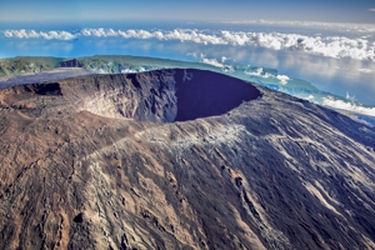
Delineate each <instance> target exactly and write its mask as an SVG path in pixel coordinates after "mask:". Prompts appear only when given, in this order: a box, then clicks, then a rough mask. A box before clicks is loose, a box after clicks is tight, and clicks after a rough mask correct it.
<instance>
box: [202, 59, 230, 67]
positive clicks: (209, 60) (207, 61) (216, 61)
mask: <svg viewBox="0 0 375 250" xmlns="http://www.w3.org/2000/svg"><path fill="white" fill-rule="evenodd" d="M202 62H203V63H205V64H210V65H212V66H214V67H217V68H224V67H225V65H224V64H222V63H220V62H218V60H216V59H208V58H202Z"/></svg>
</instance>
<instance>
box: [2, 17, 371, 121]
mask: <svg viewBox="0 0 375 250" xmlns="http://www.w3.org/2000/svg"><path fill="white" fill-rule="evenodd" d="M0 43H1V48H0V58H6V57H14V56H55V57H81V56H91V55H134V56H148V57H158V58H167V59H177V60H184V61H190V62H204V63H208V64H212V65H214V66H217V67H218V68H220V67H222V68H226V69H229V70H230V69H231V67H232V66H233V65H251V66H254V67H258V68H257V70H255V71H254V72H250V73H249V72H247V73H248V74H249V76H257V77H258V79H265V80H267V78H268V77H269V75H267V73H266V70H263V67H264V68H274V69H277V75H276V76H277V79H279V80H280V81H281V82H282V83H283V84H284V83H285V84H287V83H288V80H290V79H292V78H293V79H303V80H306V81H309V82H311V83H312V84H313V85H314V86H315V87H317V88H318V89H320V90H322V91H325V92H329V93H332V96H336V97H341V100H340V102H338V100H337V98H336V97H335V98H334V99H331V100H329V99H326V100H325V101H326V102H329V101H331V104H332V105H331V106H335V105H336V108H344V109H350V105H352V106H351V107H352V108H353V110H354V111H356V110H357V111H358V107H360V108H365V109H367V111H368V112H367V114H370V115H371V114H373V115H374V116H375V98H374V97H375V25H371V24H368V25H366V24H341V23H319V22H288V21H283V22H272V21H264V20H257V21H245V22H200V23H196V22H186V21H185V22H171V21H168V22H162V21H159V22H157V23H156V22H152V21H122V22H107V23H106V22H100V23H93V22H88V23H84V22H81V23H80V24H79V25H74V24H68V25H67V24H64V25H60V24H58V23H54V24H36V23H33V24H30V25H28V24H25V23H22V24H20V23H2V24H1V26H0ZM232 69H233V67H232ZM297 96H298V95H297ZM314 98H315V96H314V93H311V95H309V98H308V99H310V100H313V99H314ZM339 99H340V98H339ZM343 101H344V102H343ZM321 102H324V100H323V101H321ZM332 102H333V103H332ZM354 103H355V104H354ZM348 105H349V106H348ZM353 105H354V106H355V107H354V106H353ZM357 106H358V107H357ZM361 106H363V107H361ZM348 107H349V108H348ZM364 113H366V112H364Z"/></svg>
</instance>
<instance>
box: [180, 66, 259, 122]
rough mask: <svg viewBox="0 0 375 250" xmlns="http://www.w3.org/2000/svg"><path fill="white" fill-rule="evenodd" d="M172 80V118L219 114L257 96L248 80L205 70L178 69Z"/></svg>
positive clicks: (255, 90)
mask: <svg viewBox="0 0 375 250" xmlns="http://www.w3.org/2000/svg"><path fill="white" fill-rule="evenodd" d="M186 74H188V75H186ZM176 81H177V82H176V96H177V116H176V118H175V121H187V120H194V119H197V118H204V117H209V116H215V115H222V114H224V113H226V112H228V111H230V110H232V109H234V108H235V107H237V106H239V105H240V104H241V103H242V102H244V101H250V100H253V99H256V98H258V97H259V96H260V95H261V93H260V91H259V90H258V89H257V88H255V87H254V86H252V85H251V84H249V83H246V82H244V81H242V80H239V79H236V78H232V77H228V76H225V75H221V74H217V73H213V72H208V71H199V70H190V71H188V73H187V72H186V71H182V70H179V71H177V72H176Z"/></svg>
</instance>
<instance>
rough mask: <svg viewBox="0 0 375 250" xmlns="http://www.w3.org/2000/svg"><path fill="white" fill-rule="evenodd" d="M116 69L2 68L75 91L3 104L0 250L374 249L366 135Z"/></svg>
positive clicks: (206, 81) (23, 91) (195, 85)
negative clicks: (50, 71) (108, 72)
mask: <svg viewBox="0 0 375 250" xmlns="http://www.w3.org/2000/svg"><path fill="white" fill-rule="evenodd" d="M103 58H106V60H104V59H103ZM115 59H118V60H121V61H122V60H123V62H124V63H125V61H126V62H127V63H128V65H126V64H123V63H121V64H120V63H119V62H118V61H115ZM125 59H126V57H92V58H89V59H86V58H81V59H71V60H66V59H56V58H49V59H46V58H41V59H38V60H39V63H35V62H36V59H32V60H31V59H30V58H27V59H26V60H25V59H19V58H18V59H17V58H15V59H9V60H8V61H6V63H4V60H3V61H2V72H3V75H4V76H5V77H10V76H15V75H19V74H22V75H24V74H25V73H38V72H44V73H42V74H49V73H48V72H47V73H46V70H56V68H60V70H62V71H64V70H65V69H64V68H66V67H68V68H69V69H67V72H68V71H69V72H70V73H72V75H69V74H68V73H67V74H66V75H65V77H62V76H63V75H64V74H62V75H61V74H60V73H61V72H60V73H59V72H55V73H56V74H55V73H51V75H49V76H48V75H44V76H45V77H46V78H45V79H44V80H45V81H42V79H40V78H28V76H25V75H24V77H26V78H24V79H23V80H25V81H26V80H27V79H29V80H32V79H34V80H35V79H39V80H38V82H34V83H29V84H17V82H12V84H11V85H12V86H10V87H7V88H4V89H2V90H0V167H1V174H0V218H1V220H0V238H1V240H0V248H1V249H374V248H375V166H374V162H375V129H374V128H372V127H371V126H368V125H366V124H364V123H358V122H356V121H354V120H352V119H350V118H349V117H347V116H345V115H342V114H340V113H337V112H335V111H333V110H330V109H326V108H324V107H321V106H318V105H315V104H313V103H311V102H308V101H306V100H302V99H299V98H295V97H292V96H290V95H287V94H284V93H281V92H278V91H275V90H271V89H269V88H265V87H263V86H261V85H259V84H256V83H251V82H249V81H243V80H241V79H238V78H233V77H231V76H228V75H224V74H221V73H217V72H213V71H208V70H202V69H188V68H185V66H187V64H184V63H179V64H177V63H176V68H173V69H162V70H151V69H152V67H154V66H155V67H161V66H163V67H164V66H165V67H167V66H168V65H171V64H173V63H175V62H171V61H169V62H168V61H164V60H162V61H159V60H155V59H139V58H131V57H128V58H127V59H126V60H125ZM17 60H19V61H20V62H19V63H20V65H18V64H17V66H11V65H12V64H11V63H10V62H15V61H17ZM28 60H29V61H28ZM86 60H87V61H86ZM96 60H97V61H96ZM103 60H104V61H103ZM132 60H133V61H132ZM143 60H146V61H143ZM147 60H149V61H147ZM31 62H33V63H34V65H31V66H30V63H31ZM95 62H97V63H95ZM103 62H112V63H111V64H108V63H107V66H106V67H104V66H103V65H105V64H104V63H103ZM130 62H131V63H130ZM137 62H139V64H137ZM145 62H146V63H145ZM152 63H154V64H152ZM160 63H164V65H161V64H160ZM145 64H147V65H151V66H150V68H145V70H149V71H147V72H142V73H126V74H125V73H119V71H137V70H138V69H139V68H137V67H138V66H139V67H144V65H145ZM119 65H121V67H119ZM137 65H138V66H137ZM153 65H154V66H153ZM135 66H137V67H135ZM72 67H74V68H77V67H78V68H77V69H72ZM202 67H207V68H210V67H211V66H207V65H204V66H202ZM102 69H104V70H105V71H112V70H113V71H114V72H115V73H118V74H94V73H93V72H95V71H97V70H99V71H100V70H102ZM215 70H216V71H217V68H216V69H215ZM73 73H74V74H75V75H73ZM41 76H43V75H39V77H41ZM32 77H35V75H34V76H32ZM48 77H50V78H48ZM61 78H64V79H61ZM12 79H14V78H9V79H8V80H10V81H13V80H12ZM8 83H9V82H8ZM24 83H25V82H24Z"/></svg>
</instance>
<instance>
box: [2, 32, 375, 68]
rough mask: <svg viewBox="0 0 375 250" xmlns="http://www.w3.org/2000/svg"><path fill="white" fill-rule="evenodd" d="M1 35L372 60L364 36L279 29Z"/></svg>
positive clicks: (371, 46) (373, 44)
mask: <svg viewBox="0 0 375 250" xmlns="http://www.w3.org/2000/svg"><path fill="white" fill-rule="evenodd" d="M3 34H4V36H5V37H8V38H19V39H30V38H34V39H36V38H40V39H47V40H51V39H57V40H72V39H75V38H79V37H80V36H84V37H104V38H107V37H118V38H124V39H158V40H164V41H169V40H175V41H180V42H193V43H197V44H203V45H231V46H241V47H261V48H266V49H272V50H292V51H295V50H297V51H301V52H304V53H306V54H311V55H319V56H325V57H331V58H337V59H340V58H352V59H357V60H370V61H375V53H374V51H375V42H370V41H369V40H368V38H366V37H361V38H355V39H354V38H348V37H345V36H327V37H321V36H306V35H300V34H286V33H279V32H271V33H266V32H243V31H228V30H222V31H219V32H208V31H202V30H198V29H174V30H169V31H163V30H156V31H148V30H144V29H129V30H114V29H104V28H97V29H83V30H81V31H80V32H77V33H75V34H73V33H71V32H68V31H48V32H43V31H35V30H25V29H20V30H6V31H4V32H3Z"/></svg>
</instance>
